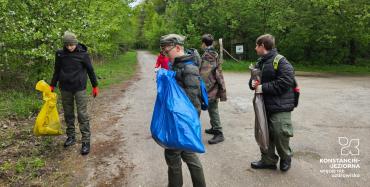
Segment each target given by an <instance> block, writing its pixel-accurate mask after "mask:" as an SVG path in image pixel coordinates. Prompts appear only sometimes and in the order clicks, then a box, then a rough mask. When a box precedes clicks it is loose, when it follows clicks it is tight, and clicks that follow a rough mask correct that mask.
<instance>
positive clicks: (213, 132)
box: [205, 128, 218, 134]
mask: <svg viewBox="0 0 370 187" xmlns="http://www.w3.org/2000/svg"><path fill="white" fill-rule="evenodd" d="M205 132H206V133H207V134H216V133H217V132H218V131H217V130H214V129H213V128H209V129H206V130H205Z"/></svg>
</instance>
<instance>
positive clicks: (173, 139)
mask: <svg viewBox="0 0 370 187" xmlns="http://www.w3.org/2000/svg"><path fill="white" fill-rule="evenodd" d="M175 75H176V72H174V71H167V70H165V69H160V70H159V71H158V72H157V99H156V101H155V105H154V111H153V116H152V122H151V126H150V131H151V133H152V137H153V139H154V140H155V141H156V142H157V143H158V144H159V145H160V146H162V147H164V148H166V149H179V150H184V151H190V152H197V153H204V152H205V148H204V145H203V142H202V134H201V124H200V120H199V116H198V112H197V110H196V109H195V107H194V105H193V104H192V103H191V101H190V100H189V98H188V97H187V95H186V93H185V92H184V90H183V89H182V88H181V87H180V86H179V85H178V84H177V82H176V80H175Z"/></svg>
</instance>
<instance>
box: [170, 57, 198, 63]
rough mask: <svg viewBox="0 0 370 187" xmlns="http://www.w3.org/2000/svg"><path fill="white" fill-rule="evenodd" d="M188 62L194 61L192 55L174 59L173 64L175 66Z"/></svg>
mask: <svg viewBox="0 0 370 187" xmlns="http://www.w3.org/2000/svg"><path fill="white" fill-rule="evenodd" d="M189 61H194V56H193V55H184V56H180V57H176V58H175V60H174V63H173V64H174V65H175V64H179V63H184V62H189Z"/></svg>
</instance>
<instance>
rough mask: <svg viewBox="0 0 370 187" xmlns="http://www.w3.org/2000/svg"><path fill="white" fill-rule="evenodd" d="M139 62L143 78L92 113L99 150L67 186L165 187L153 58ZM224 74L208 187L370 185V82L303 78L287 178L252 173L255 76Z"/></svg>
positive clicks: (206, 162)
mask: <svg viewBox="0 0 370 187" xmlns="http://www.w3.org/2000/svg"><path fill="white" fill-rule="evenodd" d="M138 61H139V65H140V69H139V72H138V76H137V78H136V79H134V81H132V82H131V84H130V86H128V88H127V90H126V91H125V92H124V93H122V92H121V89H123V88H117V89H115V90H112V91H111V92H110V93H105V96H107V98H109V100H106V102H105V104H103V105H99V106H96V107H98V108H99V109H102V110H103V111H101V110H100V111H99V110H96V111H95V112H94V113H95V114H96V115H95V116H94V117H93V123H95V124H97V125H96V126H95V127H94V128H93V129H94V132H93V135H94V137H93V151H92V152H91V154H90V155H89V157H88V158H82V157H78V159H77V161H75V164H76V166H75V168H74V173H73V176H72V179H73V180H72V182H67V183H69V184H70V185H71V186H73V185H77V184H79V185H87V186H133V187H136V186H149V187H152V186H166V184H167V166H166V163H165V160H164V152H163V148H161V147H160V146H159V145H157V144H156V143H155V142H154V141H153V139H152V138H151V135H150V121H151V117H152V111H153V105H154V101H155V96H156V88H155V81H154V70H153V66H154V62H155V56H154V55H151V54H150V53H148V52H145V51H139V52H138ZM224 76H225V79H226V80H225V81H226V86H227V90H228V101H227V102H224V103H220V106H219V108H220V115H221V121H222V124H223V127H224V134H225V138H226V141H225V142H223V143H220V144H217V145H209V144H208V143H207V140H208V139H210V138H211V136H210V135H206V134H204V133H203V142H204V144H205V145H206V153H205V154H201V155H199V156H200V159H201V161H202V164H203V167H204V173H205V177H206V182H207V185H208V186H211V187H213V186H222V187H223V186H282V185H284V186H366V183H367V182H368V181H369V179H370V174H369V171H370V169H369V166H370V158H369V153H370V146H369V143H370V141H369V140H368V139H369V138H368V137H369V136H370V115H369V114H370V99H368V97H369V95H370V78H369V77H339V76H331V77H301V76H298V77H297V79H298V82H299V83H300V85H301V88H302V96H301V100H300V106H299V107H298V108H297V109H296V110H295V111H294V112H293V115H292V116H293V125H294V137H293V138H292V139H291V147H292V149H293V151H294V158H293V162H292V168H291V170H289V171H288V172H287V173H282V172H280V170H276V171H270V170H267V171H266V170H253V169H251V168H250V162H251V161H254V160H257V159H259V156H260V153H259V148H258V146H257V144H256V142H255V140H254V129H253V126H254V113H253V108H252V98H253V93H252V92H251V91H250V90H249V88H248V85H247V82H248V79H249V74H247V73H225V75H224ZM126 86H127V85H126ZM109 94H111V96H110V97H109ZM112 95H113V96H112ZM95 105H96V104H95ZM201 119H202V125H203V129H204V128H208V127H209V126H210V124H209V118H208V113H205V112H203V113H202V115H201ZM338 137H347V138H348V139H349V140H351V139H359V146H358V147H356V145H355V143H356V142H355V141H356V140H354V141H352V144H351V145H350V146H349V149H344V152H343V153H344V154H345V153H347V152H346V150H347V151H348V150H351V151H352V154H353V155H347V156H346V155H341V148H342V146H341V145H340V144H339V143H338ZM344 143H346V142H344ZM358 150H359V152H357V151H358ZM357 153H359V155H355V154H357ZM77 154H78V153H76V155H77ZM340 158H342V159H344V158H346V159H347V158H350V159H352V164H353V165H350V166H348V165H347V164H346V165H345V166H343V165H338V164H336V165H331V164H330V163H329V161H330V160H329V159H340ZM320 159H322V162H323V163H320ZM323 159H326V160H323ZM353 159H357V160H355V161H353ZM338 162H339V161H338V160H337V163H338ZM354 162H355V163H354ZM357 164H358V165H357ZM331 166H333V167H336V168H337V167H346V168H344V169H343V170H344V173H345V174H349V173H355V174H359V175H360V176H359V177H352V178H335V177H332V176H331V174H325V173H324V172H325V171H324V170H329V169H330V167H331ZM357 166H359V167H360V168H357ZM347 167H356V168H347ZM183 170H184V172H183V175H184V182H185V185H184V186H191V180H190V175H189V172H188V169H187V167H186V165H185V164H183ZM336 172H337V171H336ZM338 172H343V171H338Z"/></svg>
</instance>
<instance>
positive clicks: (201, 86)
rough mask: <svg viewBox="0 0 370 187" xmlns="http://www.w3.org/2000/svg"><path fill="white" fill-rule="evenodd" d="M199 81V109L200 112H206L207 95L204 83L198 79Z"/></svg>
mask: <svg viewBox="0 0 370 187" xmlns="http://www.w3.org/2000/svg"><path fill="white" fill-rule="evenodd" d="M199 80H200V90H201V93H202V97H201V98H202V101H201V108H202V110H208V93H207V88H206V83H204V81H203V79H202V78H201V77H199Z"/></svg>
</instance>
